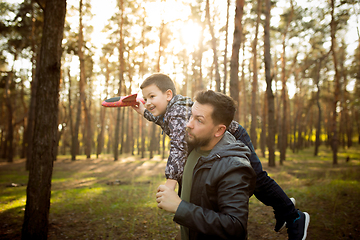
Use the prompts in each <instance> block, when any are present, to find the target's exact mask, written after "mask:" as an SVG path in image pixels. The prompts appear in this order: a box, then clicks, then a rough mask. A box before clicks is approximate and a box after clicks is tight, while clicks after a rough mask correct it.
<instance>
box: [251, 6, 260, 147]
mask: <svg viewBox="0 0 360 240" xmlns="http://www.w3.org/2000/svg"><path fill="white" fill-rule="evenodd" d="M261 5H262V3H261V0H258V1H257V11H256V13H257V19H256V27H255V37H254V41H253V43H252V54H253V71H252V72H253V81H252V90H251V128H250V138H251V141H252V142H253V144H254V148H255V149H256V148H257V133H256V128H257V115H258V111H257V106H258V103H257V93H258V71H257V44H258V43H257V42H258V41H257V40H258V33H259V25H260V16H261Z"/></svg>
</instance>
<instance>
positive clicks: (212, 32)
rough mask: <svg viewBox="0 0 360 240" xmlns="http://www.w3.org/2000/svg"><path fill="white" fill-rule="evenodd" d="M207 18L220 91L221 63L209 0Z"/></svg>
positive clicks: (217, 84)
mask: <svg viewBox="0 0 360 240" xmlns="http://www.w3.org/2000/svg"><path fill="white" fill-rule="evenodd" d="M206 19H207V22H208V25H209V29H210V34H211V46H212V49H213V54H214V65H215V82H216V91H217V92H220V90H221V89H220V73H219V63H218V57H217V50H216V48H217V47H216V37H215V33H214V27H213V25H212V24H211V17H210V3H209V0H206Z"/></svg>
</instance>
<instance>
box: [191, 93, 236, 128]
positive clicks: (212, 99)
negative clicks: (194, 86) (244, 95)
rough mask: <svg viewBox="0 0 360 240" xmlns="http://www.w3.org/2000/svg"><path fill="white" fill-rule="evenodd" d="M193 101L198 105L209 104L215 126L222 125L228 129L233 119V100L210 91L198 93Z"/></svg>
mask: <svg viewBox="0 0 360 240" xmlns="http://www.w3.org/2000/svg"><path fill="white" fill-rule="evenodd" d="M195 100H196V101H197V102H198V103H200V104H210V105H211V106H213V108H214V110H213V112H212V114H211V117H212V119H213V121H214V123H215V124H224V125H225V126H226V128H228V127H229V125H230V123H231V121H232V120H233V119H234V116H235V112H236V105H235V102H234V100H233V99H232V98H231V97H229V96H227V95H225V94H223V93H220V92H214V91H212V90H205V91H200V92H198V93H197V94H196V97H195Z"/></svg>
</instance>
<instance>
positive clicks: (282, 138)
mask: <svg viewBox="0 0 360 240" xmlns="http://www.w3.org/2000/svg"><path fill="white" fill-rule="evenodd" d="M290 4H291V8H290V13H287V14H285V18H286V24H285V27H284V28H283V29H284V30H283V33H282V53H281V83H282V89H281V102H282V110H283V111H282V121H281V127H280V128H279V132H280V134H279V142H280V164H283V162H284V161H285V158H286V147H287V136H288V132H287V115H288V114H287V104H288V103H287V88H286V82H287V74H286V45H287V44H286V43H287V42H286V38H287V33H288V31H289V27H290V23H291V21H292V17H293V14H294V6H293V1H292V0H290Z"/></svg>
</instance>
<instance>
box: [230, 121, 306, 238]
mask: <svg viewBox="0 0 360 240" xmlns="http://www.w3.org/2000/svg"><path fill="white" fill-rule="evenodd" d="M233 135H234V136H235V138H236V139H237V140H240V141H242V142H243V143H244V144H245V145H246V146H247V147H248V148H249V149H250V151H251V156H250V163H251V166H252V167H253V169H254V171H255V172H256V175H257V176H256V177H257V178H256V187H255V191H254V195H255V196H256V198H257V199H259V200H260V201H261V202H263V203H264V204H265V205H267V206H272V207H273V209H274V213H275V218H276V220H277V224H276V230H279V229H280V227H281V226H282V225H283V224H284V223H285V221H287V222H293V221H294V220H296V219H297V218H298V216H299V212H300V211H298V210H297V209H295V206H294V204H293V203H292V201H291V200H290V199H289V197H288V196H287V195H286V193H285V192H284V191H283V190H282V189H281V187H280V186H279V185H278V184H277V183H276V182H275V181H274V180H273V179H272V178H270V177H269V176H268V174H267V172H266V171H264V170H263V169H262V165H261V162H260V159H259V158H258V156H257V155H256V152H255V150H254V146H253V145H252V143H251V139H250V136H249V134H248V133H247V132H246V130H245V129H244V128H243V127H242V126H241V125H239V127H238V129H237V130H236V132H235V133H234V134H233ZM300 213H301V212H300ZM301 216H303V217H304V215H301ZM305 216H308V214H306V215H305ZM307 220H309V219H307ZM307 225H308V221H307ZM307 225H306V227H303V229H296V231H297V232H298V234H297V235H299V236H300V237H299V238H297V237H291V238H289V239H303V238H302V236H305V237H306V231H307ZM292 226H295V225H294V224H292V225H291V224H288V228H289V227H290V228H291V227H292ZM296 226H300V225H299V224H298V225H296ZM291 230H292V229H288V232H289V231H290V232H291ZM304 231H305V232H304ZM292 235H293V234H292ZM289 237H290V233H289ZM304 239H305V238H304Z"/></svg>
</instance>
